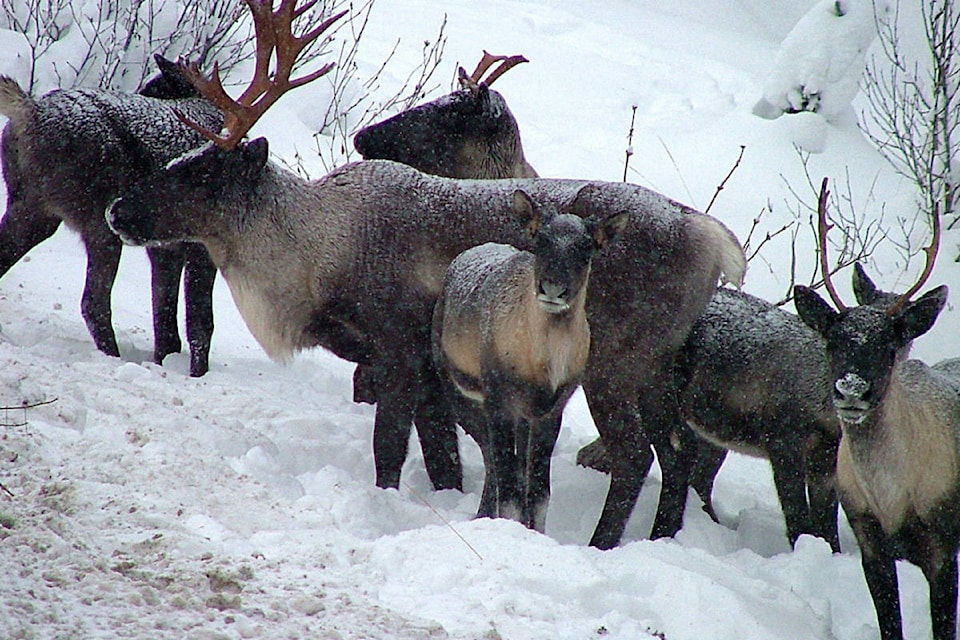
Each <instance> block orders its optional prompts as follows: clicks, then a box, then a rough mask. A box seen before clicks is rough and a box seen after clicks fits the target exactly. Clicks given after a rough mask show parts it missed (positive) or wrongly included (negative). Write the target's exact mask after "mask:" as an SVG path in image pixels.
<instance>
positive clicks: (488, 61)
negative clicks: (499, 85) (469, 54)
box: [470, 49, 507, 85]
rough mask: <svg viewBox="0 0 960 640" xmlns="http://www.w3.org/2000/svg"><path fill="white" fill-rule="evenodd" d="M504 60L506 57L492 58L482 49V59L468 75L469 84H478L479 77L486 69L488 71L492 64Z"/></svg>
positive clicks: (492, 56)
mask: <svg viewBox="0 0 960 640" xmlns="http://www.w3.org/2000/svg"><path fill="white" fill-rule="evenodd" d="M506 59H507V56H494V55H491V54H490V53H488V52H487V50H486V49H484V51H483V57H482V58H480V62H478V63H477V68H476V69H474V70H473V73H471V74H470V82H471V83H473V84H474V85H478V84H480V77H481V76H482V75H483V74H485V73H486V72H487V69H489V68H490V67H491V66H492V65H493V63H494V62H500V61H501V60H506Z"/></svg>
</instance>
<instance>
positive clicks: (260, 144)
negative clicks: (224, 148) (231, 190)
mask: <svg viewBox="0 0 960 640" xmlns="http://www.w3.org/2000/svg"><path fill="white" fill-rule="evenodd" d="M236 150H237V151H239V152H240V162H241V163H242V164H243V175H244V177H245V178H246V179H247V180H250V181H251V182H254V181H256V179H257V177H258V176H259V175H260V173H261V172H262V171H263V168H264V166H266V164H267V158H268V157H269V155H270V145H269V143H267V139H266V138H255V139H253V140H251V141H250V142H247V143H241V144H240V145H239V146H238V147H237V149H236ZM227 153H230V152H227Z"/></svg>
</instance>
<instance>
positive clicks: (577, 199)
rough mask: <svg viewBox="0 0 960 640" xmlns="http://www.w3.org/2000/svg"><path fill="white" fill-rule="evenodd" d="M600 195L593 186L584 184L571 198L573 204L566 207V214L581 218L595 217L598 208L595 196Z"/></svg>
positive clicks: (595, 186)
mask: <svg viewBox="0 0 960 640" xmlns="http://www.w3.org/2000/svg"><path fill="white" fill-rule="evenodd" d="M599 195H601V194H600V193H599V191H598V189H597V185H595V184H591V183H588V184H585V185H583V186H582V187H580V189H579V190H578V191H577V195H575V196H574V197H573V202H571V203H570V205H569V206H568V207H567V212H568V213H572V214H573V215H575V216H580V217H581V218H590V217H593V216H596V215H597V213H598V209H599V207H598V206H597V196H599Z"/></svg>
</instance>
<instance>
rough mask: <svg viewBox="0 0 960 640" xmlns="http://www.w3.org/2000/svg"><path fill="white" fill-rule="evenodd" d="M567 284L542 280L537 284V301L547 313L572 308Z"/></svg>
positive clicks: (562, 311)
mask: <svg viewBox="0 0 960 640" xmlns="http://www.w3.org/2000/svg"><path fill="white" fill-rule="evenodd" d="M568 295H569V290H568V288H567V286H566V285H562V284H557V283H555V282H548V281H546V280H541V281H540V283H539V284H538V285H537V302H539V303H540V306H541V308H543V309H544V310H545V311H546V312H547V313H565V312H566V311H567V310H568V309H569V308H570V303H569V302H568V301H567V296H568Z"/></svg>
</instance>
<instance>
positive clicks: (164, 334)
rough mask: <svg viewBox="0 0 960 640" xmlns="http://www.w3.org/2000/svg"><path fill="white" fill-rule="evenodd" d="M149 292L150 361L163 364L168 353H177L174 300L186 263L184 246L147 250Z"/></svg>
mask: <svg viewBox="0 0 960 640" xmlns="http://www.w3.org/2000/svg"><path fill="white" fill-rule="evenodd" d="M147 258H148V259H149V260H150V288H151V290H152V298H153V361H154V362H155V363H156V364H163V359H164V358H166V357H167V356H168V355H170V354H171V353H180V349H181V348H182V344H181V343H180V331H179V330H178V329H177V300H178V297H179V294H178V291H179V289H180V273H181V271H182V270H183V264H184V262H185V261H186V256H185V253H184V245H182V244H180V245H168V246H165V247H148V248H147Z"/></svg>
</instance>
